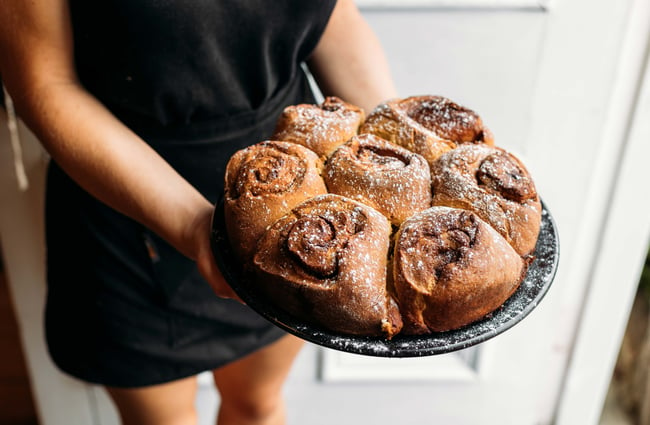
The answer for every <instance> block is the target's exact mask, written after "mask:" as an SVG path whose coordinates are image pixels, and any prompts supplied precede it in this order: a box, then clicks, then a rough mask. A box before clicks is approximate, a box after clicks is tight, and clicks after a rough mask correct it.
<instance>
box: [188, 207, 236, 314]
mask: <svg viewBox="0 0 650 425" xmlns="http://www.w3.org/2000/svg"><path fill="white" fill-rule="evenodd" d="M212 211H213V207H212V206H209V207H208V206H206V208H203V209H202V210H200V211H199V212H198V214H197V219H196V220H197V221H196V223H195V224H192V225H190V226H189V228H188V232H189V238H190V240H191V241H192V244H193V245H194V250H195V254H194V259H195V260H196V264H197V266H198V268H199V272H200V273H201V275H202V276H203V278H204V279H205V280H206V281H207V282H208V283H209V284H210V286H211V287H212V289H213V290H214V292H215V294H217V295H218V296H220V297H222V298H233V299H235V300H237V301H240V302H241V299H240V298H239V297H238V296H237V294H236V293H235V291H233V290H232V288H231V287H230V285H228V283H227V282H226V280H225V279H224V277H223V274H221V271H220V270H219V268H218V267H217V264H216V263H215V261H214V256H213V254H212V247H211V243H210V234H211V231H212Z"/></svg>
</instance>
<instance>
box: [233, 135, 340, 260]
mask: <svg viewBox="0 0 650 425" xmlns="http://www.w3.org/2000/svg"><path fill="white" fill-rule="evenodd" d="M322 170H323V163H322V161H321V160H320V159H319V158H318V156H317V155H316V154H315V153H314V152H312V151H310V150H309V149H307V148H305V147H304V146H301V145H297V144H295V143H288V142H276V141H264V142H260V143H257V144H255V145H252V146H249V147H247V148H245V149H241V150H239V151H237V152H236V153H235V154H234V155H233V156H232V157H231V158H230V160H229V161H228V164H227V166H226V175H225V202H224V214H225V220H226V224H227V226H228V232H229V237H230V239H231V243H232V245H233V247H234V250H235V252H236V253H237V254H238V256H239V257H240V258H241V259H242V260H243V261H247V260H250V258H251V257H252V255H253V252H254V250H255V246H256V245H257V241H258V240H259V238H260V237H261V236H262V234H263V233H264V230H265V229H266V227H267V226H269V225H270V224H272V223H273V222H275V221H276V220H277V219H279V218H280V217H282V216H283V215H284V214H286V213H288V212H289V211H290V210H291V208H293V207H294V206H296V205H297V204H298V203H300V202H302V201H304V200H306V199H309V198H311V197H313V196H316V195H319V194H323V193H326V192H327V188H326V187H325V182H324V181H323V178H322V177H321V172H322Z"/></svg>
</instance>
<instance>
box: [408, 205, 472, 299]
mask: <svg viewBox="0 0 650 425" xmlns="http://www.w3.org/2000/svg"><path fill="white" fill-rule="evenodd" d="M477 233H478V222H477V220H476V216H474V215H472V214H469V213H467V212H465V211H462V212H453V213H449V214H446V215H444V216H436V217H433V219H428V220H427V221H422V222H419V223H417V225H416V226H413V227H412V228H409V229H408V231H407V232H405V233H403V234H402V237H401V240H400V245H399V253H400V258H401V261H400V268H401V270H402V272H403V275H404V277H405V278H406V279H407V280H408V281H409V282H410V283H411V285H413V286H414V287H416V288H419V289H420V290H421V291H423V292H425V293H429V292H431V290H432V289H433V287H434V285H436V283H437V281H438V279H440V277H441V276H443V274H444V273H445V270H446V269H447V267H448V266H449V265H453V264H454V263H458V262H459V261H462V258H463V256H464V255H465V252H466V251H467V249H471V248H472V246H473V245H474V243H475V241H476V236H477Z"/></svg>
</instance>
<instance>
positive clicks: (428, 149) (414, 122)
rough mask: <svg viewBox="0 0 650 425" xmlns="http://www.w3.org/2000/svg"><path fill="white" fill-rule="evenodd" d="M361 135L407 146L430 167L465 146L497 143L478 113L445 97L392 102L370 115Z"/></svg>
mask: <svg viewBox="0 0 650 425" xmlns="http://www.w3.org/2000/svg"><path fill="white" fill-rule="evenodd" d="M359 133H361V134H363V133H372V134H375V135H377V136H379V137H381V138H383V139H386V140H388V141H390V142H393V143H396V144H398V145H400V146H403V147H405V148H406V149H409V150H410V151H413V152H416V153H418V154H420V155H422V156H423V157H424V158H425V159H426V160H427V162H428V163H429V164H432V163H433V161H435V160H436V159H437V158H438V157H439V156H440V155H442V154H443V153H444V152H447V151H449V150H451V149H454V148H456V147H457V146H460V145H463V144H467V143H484V144H488V145H493V144H494V139H493V136H492V133H491V132H490V130H489V129H488V128H487V127H486V126H485V125H484V124H483V121H482V120H481V118H480V117H479V116H478V114H476V113H475V112H474V111H472V110H471V109H468V108H465V107H463V106H461V105H458V104H457V103H455V102H452V101H451V100H449V99H447V98H445V97H442V96H411V97H407V98H403V99H392V100H388V101H386V102H384V103H382V104H380V105H379V106H377V107H376V108H375V109H374V110H373V111H372V112H371V113H370V114H369V115H368V117H367V118H366V120H365V122H364V123H363V125H362V126H361V128H360V129H359Z"/></svg>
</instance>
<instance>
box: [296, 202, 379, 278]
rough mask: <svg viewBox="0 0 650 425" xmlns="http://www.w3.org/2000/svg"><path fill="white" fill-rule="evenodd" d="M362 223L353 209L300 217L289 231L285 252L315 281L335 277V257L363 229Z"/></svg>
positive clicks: (362, 217)
mask: <svg viewBox="0 0 650 425" xmlns="http://www.w3.org/2000/svg"><path fill="white" fill-rule="evenodd" d="M366 221H367V219H366V217H365V215H363V214H362V213H361V212H360V211H357V210H356V209H355V210H350V211H332V212H331V213H325V214H320V215H305V216H302V217H300V218H298V219H297V220H296V222H295V223H294V224H293V225H292V227H291V229H290V230H289V233H288V235H287V240H286V248H287V249H288V251H289V252H290V253H291V254H292V255H293V257H294V258H295V259H296V260H297V261H298V262H299V263H300V264H301V265H302V267H304V269H305V270H306V271H308V272H310V273H312V274H314V275H315V276H317V277H318V278H329V277H332V276H335V275H336V273H337V272H338V255H337V253H338V252H339V250H340V249H341V248H342V247H344V246H345V245H346V244H347V243H348V241H349V239H350V237H351V236H353V235H354V234H356V233H359V232H361V231H362V230H363V229H364V227H365V224H366Z"/></svg>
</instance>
